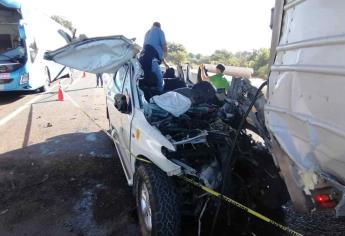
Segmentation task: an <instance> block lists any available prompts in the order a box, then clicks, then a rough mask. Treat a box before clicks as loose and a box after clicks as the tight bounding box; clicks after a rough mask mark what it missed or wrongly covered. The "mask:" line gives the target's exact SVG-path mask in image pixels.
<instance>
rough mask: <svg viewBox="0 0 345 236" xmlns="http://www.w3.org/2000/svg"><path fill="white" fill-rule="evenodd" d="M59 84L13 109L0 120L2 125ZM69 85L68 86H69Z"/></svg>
mask: <svg viewBox="0 0 345 236" xmlns="http://www.w3.org/2000/svg"><path fill="white" fill-rule="evenodd" d="M78 80H79V78H77V79H75V80H74V82H76V81H78ZM72 84H73V83H72ZM58 85H59V84H58V83H56V84H55V85H54V86H52V87H50V88H49V89H48V91H47V92H45V93H42V94H40V95H38V96H37V97H34V98H33V99H31V100H30V101H28V102H27V103H25V104H24V105H23V106H21V107H19V108H17V109H16V110H15V111H13V112H12V113H10V114H9V115H7V116H5V117H4V118H2V119H1V120H0V127H1V126H4V125H5V124H6V123H7V122H9V121H10V120H12V119H13V118H14V117H16V116H17V115H19V114H20V113H22V112H23V111H24V110H25V109H26V108H28V107H29V106H30V105H31V104H33V103H35V102H37V101H38V100H40V99H41V98H42V97H43V96H44V95H46V94H47V93H49V92H50V91H52V90H53V89H55V88H56V87H57V86H58ZM67 87H68V86H67Z"/></svg>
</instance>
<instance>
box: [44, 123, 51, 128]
mask: <svg viewBox="0 0 345 236" xmlns="http://www.w3.org/2000/svg"><path fill="white" fill-rule="evenodd" d="M50 127H53V125H52V123H50V122H48V123H47V124H45V126H44V128H50Z"/></svg>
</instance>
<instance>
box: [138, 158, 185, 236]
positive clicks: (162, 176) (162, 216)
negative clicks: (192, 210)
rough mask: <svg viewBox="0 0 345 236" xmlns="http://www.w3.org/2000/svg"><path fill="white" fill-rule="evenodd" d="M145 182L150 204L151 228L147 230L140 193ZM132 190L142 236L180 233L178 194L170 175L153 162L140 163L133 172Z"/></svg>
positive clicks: (171, 235) (166, 235) (167, 235)
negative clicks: (134, 194)
mask: <svg viewBox="0 0 345 236" xmlns="http://www.w3.org/2000/svg"><path fill="white" fill-rule="evenodd" d="M143 183H145V185H146V188H147V191H148V194H149V202H150V206H151V215H152V217H151V222H152V230H148V229H147V227H146V224H145V221H144V217H143V215H142V213H141V208H140V207H141V205H140V204H141V203H140V194H141V188H142V187H143ZM133 187H134V188H135V189H134V191H135V192H136V196H135V197H136V203H137V209H138V218H139V225H140V230H141V233H142V235H143V236H149V235H152V236H160V235H164V236H173V235H179V233H180V222H181V211H180V207H179V201H178V194H177V192H176V188H175V185H174V183H173V181H172V179H171V178H170V177H168V176H167V175H166V173H164V172H163V171H161V170H160V169H159V168H157V167H156V166H154V165H153V164H151V165H150V164H141V165H139V166H138V168H137V170H136V173H135V181H134V186H133Z"/></svg>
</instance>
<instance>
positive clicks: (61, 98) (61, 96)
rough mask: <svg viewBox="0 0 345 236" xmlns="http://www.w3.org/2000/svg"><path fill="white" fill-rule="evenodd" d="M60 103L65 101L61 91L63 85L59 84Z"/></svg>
mask: <svg viewBox="0 0 345 236" xmlns="http://www.w3.org/2000/svg"><path fill="white" fill-rule="evenodd" d="M57 100H58V101H63V93H62V89H61V85H60V84H59V90H58V99H57Z"/></svg>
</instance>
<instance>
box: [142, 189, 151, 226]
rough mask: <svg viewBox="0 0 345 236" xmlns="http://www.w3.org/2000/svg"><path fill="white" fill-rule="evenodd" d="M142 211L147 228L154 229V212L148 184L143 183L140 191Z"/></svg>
mask: <svg viewBox="0 0 345 236" xmlns="http://www.w3.org/2000/svg"><path fill="white" fill-rule="evenodd" d="M140 211H141V215H142V216H143V218H144V222H145V226H146V228H147V229H148V230H149V231H151V229H152V214H151V205H150V199H149V192H148V190H147V187H146V184H145V183H143V184H142V187H141V192H140Z"/></svg>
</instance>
